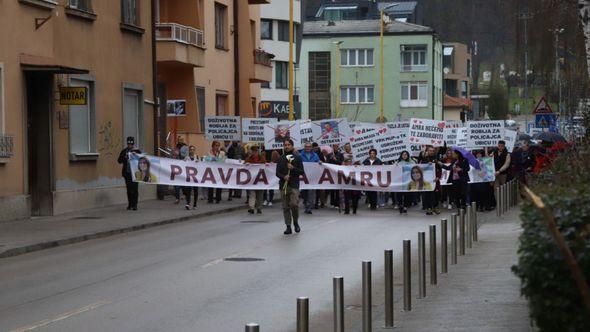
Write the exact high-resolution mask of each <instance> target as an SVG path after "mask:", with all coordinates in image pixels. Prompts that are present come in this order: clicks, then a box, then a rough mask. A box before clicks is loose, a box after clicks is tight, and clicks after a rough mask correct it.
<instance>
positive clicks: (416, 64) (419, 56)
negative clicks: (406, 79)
mask: <svg viewBox="0 0 590 332" xmlns="http://www.w3.org/2000/svg"><path fill="white" fill-rule="evenodd" d="M401 61H402V64H401V65H402V71H412V72H415V71H427V70H428V67H427V66H426V45H402V46H401Z"/></svg>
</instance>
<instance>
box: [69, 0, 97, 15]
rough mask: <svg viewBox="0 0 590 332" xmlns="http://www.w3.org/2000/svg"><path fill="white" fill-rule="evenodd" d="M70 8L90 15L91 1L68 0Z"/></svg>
mask: <svg viewBox="0 0 590 332" xmlns="http://www.w3.org/2000/svg"><path fill="white" fill-rule="evenodd" d="M69 6H70V8H76V9H80V10H83V11H85V12H90V13H92V12H93V11H92V0H69Z"/></svg>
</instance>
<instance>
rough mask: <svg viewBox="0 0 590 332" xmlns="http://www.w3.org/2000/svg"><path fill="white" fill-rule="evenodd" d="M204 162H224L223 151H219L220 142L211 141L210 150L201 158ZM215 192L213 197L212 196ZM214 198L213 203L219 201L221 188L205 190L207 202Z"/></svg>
mask: <svg viewBox="0 0 590 332" xmlns="http://www.w3.org/2000/svg"><path fill="white" fill-rule="evenodd" d="M203 160H204V161H206V162H212V163H213V162H224V161H225V152H223V151H221V143H219V141H213V142H212V143H211V150H210V151H209V153H207V155H206V156H205V157H204V159H203ZM213 193H215V197H213ZM214 200H215V204H219V202H221V188H215V189H213V188H209V190H208V192H207V203H209V204H211V203H213V201H214Z"/></svg>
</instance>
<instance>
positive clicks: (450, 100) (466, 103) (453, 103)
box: [443, 94, 471, 108]
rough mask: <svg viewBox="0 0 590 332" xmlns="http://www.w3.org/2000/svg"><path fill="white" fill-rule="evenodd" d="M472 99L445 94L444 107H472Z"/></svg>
mask: <svg viewBox="0 0 590 332" xmlns="http://www.w3.org/2000/svg"><path fill="white" fill-rule="evenodd" d="M470 105H471V101H470V100H469V99H467V98H459V97H451V96H449V95H447V94H445V98H444V100H443V107H445V108H463V107H470Z"/></svg>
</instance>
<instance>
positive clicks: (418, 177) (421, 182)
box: [402, 164, 434, 191]
mask: <svg viewBox="0 0 590 332" xmlns="http://www.w3.org/2000/svg"><path fill="white" fill-rule="evenodd" d="M433 175H434V165H432V164H420V165H404V166H403V168H402V181H403V183H404V184H406V183H407V187H406V190H409V191H431V190H433V189H434V176H433Z"/></svg>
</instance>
